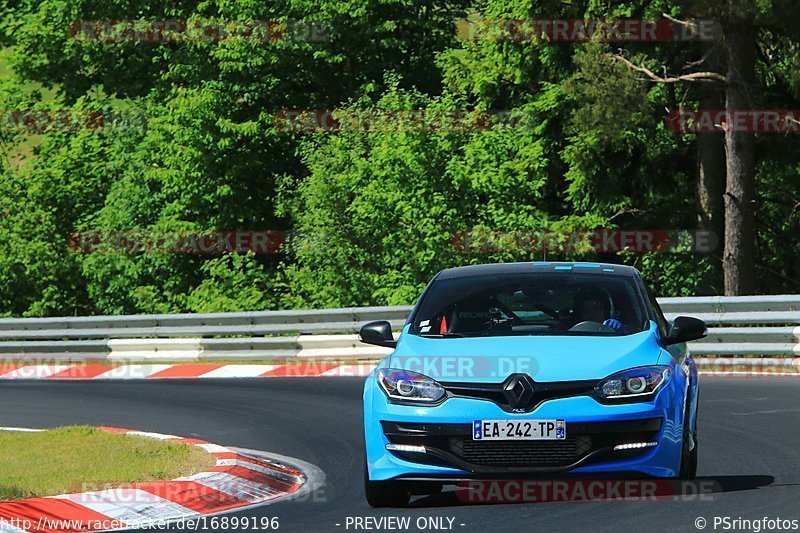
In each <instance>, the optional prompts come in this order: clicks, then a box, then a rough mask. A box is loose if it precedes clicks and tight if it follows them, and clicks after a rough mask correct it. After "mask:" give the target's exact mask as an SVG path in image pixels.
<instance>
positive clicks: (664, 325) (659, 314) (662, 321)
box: [644, 285, 669, 337]
mask: <svg viewBox="0 0 800 533" xmlns="http://www.w3.org/2000/svg"><path fill="white" fill-rule="evenodd" d="M644 288H645V290H646V291H647V297H648V298H650V305H652V306H653V310H654V311H655V312H656V324H658V331H659V332H660V333H661V336H662V337H666V336H667V333H669V322H667V319H666V317H665V316H664V312H663V311H662V310H661V306H660V305H658V300H656V297H655V296H653V291H652V290H651V289H650V287H649V286H647V285H645V286H644Z"/></svg>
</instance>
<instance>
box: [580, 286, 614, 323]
mask: <svg viewBox="0 0 800 533" xmlns="http://www.w3.org/2000/svg"><path fill="white" fill-rule="evenodd" d="M608 298H609V296H608V294H607V293H606V292H605V291H602V290H600V289H596V288H592V287H586V288H583V289H580V290H579V291H578V292H576V293H575V298H574V299H573V302H572V316H573V317H574V318H575V323H576V324H579V323H581V322H587V321H588V322H599V323H601V324H603V325H604V326H608V327H610V328H611V329H613V330H614V331H617V332H619V331H622V322H620V321H619V320H617V319H616V318H613V317H610V316H609V315H611V304H610V302H609V301H608Z"/></svg>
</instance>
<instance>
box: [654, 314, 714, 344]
mask: <svg viewBox="0 0 800 533" xmlns="http://www.w3.org/2000/svg"><path fill="white" fill-rule="evenodd" d="M706 335H708V328H707V327H706V323H705V322H703V321H702V320H700V319H699V318H694V317H691V316H679V317H677V318H676V319H675V320H674V321H673V322H672V327H671V328H669V334H667V338H666V339H665V343H666V344H667V345H670V344H678V343H679V342H689V341H694V340H697V339H702V338H703V337H705V336H706Z"/></svg>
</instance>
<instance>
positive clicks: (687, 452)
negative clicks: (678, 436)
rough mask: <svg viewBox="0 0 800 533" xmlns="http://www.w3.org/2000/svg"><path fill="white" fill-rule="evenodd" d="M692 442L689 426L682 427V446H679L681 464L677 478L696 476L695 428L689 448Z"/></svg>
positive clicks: (693, 477)
mask: <svg viewBox="0 0 800 533" xmlns="http://www.w3.org/2000/svg"><path fill="white" fill-rule="evenodd" d="M691 444H692V434H691V433H690V432H689V428H688V427H687V426H686V425H684V428H683V446H682V448H681V466H680V470H679V472H678V479H686V480H691V479H695V478H696V477H697V448H698V442H697V428H695V434H694V447H693V448H692V449H689V447H690V446H691Z"/></svg>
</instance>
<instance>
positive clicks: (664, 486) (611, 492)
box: [408, 475, 775, 508]
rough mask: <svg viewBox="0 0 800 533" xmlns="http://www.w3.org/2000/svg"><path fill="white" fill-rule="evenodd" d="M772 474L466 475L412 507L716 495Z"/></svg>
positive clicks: (418, 493) (427, 492)
mask: <svg viewBox="0 0 800 533" xmlns="http://www.w3.org/2000/svg"><path fill="white" fill-rule="evenodd" d="M774 482H775V478H774V477H773V476H768V475H738V476H737V475H732V476H703V477H698V478H697V479H695V480H692V481H680V480H664V479H652V478H648V479H591V480H590V479H560V480H557V479H547V480H531V479H527V480H463V481H461V482H458V483H455V484H450V483H448V484H441V483H439V484H428V485H425V486H418V487H415V488H414V489H412V490H411V494H412V495H414V496H412V500H411V503H410V504H409V505H408V507H412V508H426V507H456V506H475V505H493V504H509V503H528V504H532V503H561V502H595V503H597V502H634V501H644V502H652V501H688V500H696V501H703V500H706V501H711V500H713V498H714V494H721V493H725V492H741V491H748V490H756V489H761V488H764V487H768V486H770V485H772V484H773V483H774Z"/></svg>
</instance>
